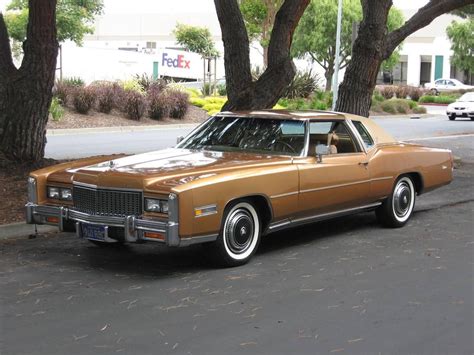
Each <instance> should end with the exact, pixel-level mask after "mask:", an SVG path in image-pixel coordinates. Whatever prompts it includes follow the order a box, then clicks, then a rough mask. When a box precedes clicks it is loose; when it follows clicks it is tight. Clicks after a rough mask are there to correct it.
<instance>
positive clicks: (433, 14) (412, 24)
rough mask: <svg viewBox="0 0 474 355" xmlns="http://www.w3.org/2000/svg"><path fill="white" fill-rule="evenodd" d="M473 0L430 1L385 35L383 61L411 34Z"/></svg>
mask: <svg viewBox="0 0 474 355" xmlns="http://www.w3.org/2000/svg"><path fill="white" fill-rule="evenodd" d="M472 2H473V0H430V1H429V2H428V4H426V5H425V6H423V7H422V8H420V9H419V10H418V12H417V13H416V14H415V15H413V16H412V17H411V18H410V19H409V20H408V21H406V22H405V24H404V25H403V26H402V27H400V28H398V29H396V30H394V31H392V32H391V33H389V34H388V35H387V40H386V42H385V50H384V53H383V59H387V58H388V57H390V55H391V54H392V52H393V51H394V50H395V48H397V46H398V45H399V44H400V43H402V42H403V41H404V40H405V38H407V37H408V36H409V35H411V34H412V33H414V32H416V31H418V30H419V29H421V28H423V27H425V26H427V25H429V24H430V23H431V22H432V21H433V20H434V19H435V18H437V17H438V16H440V15H442V14H444V13H448V12H450V11H453V10H456V9H458V8H460V7H463V6H466V5H469V4H472Z"/></svg>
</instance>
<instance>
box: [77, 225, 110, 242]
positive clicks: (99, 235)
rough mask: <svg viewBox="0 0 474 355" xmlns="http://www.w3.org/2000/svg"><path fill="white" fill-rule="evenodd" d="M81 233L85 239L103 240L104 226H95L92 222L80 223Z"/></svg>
mask: <svg viewBox="0 0 474 355" xmlns="http://www.w3.org/2000/svg"><path fill="white" fill-rule="evenodd" d="M82 235H83V237H84V238H86V239H92V240H99V241H102V242H103V241H105V226H96V225H92V224H83V225H82Z"/></svg>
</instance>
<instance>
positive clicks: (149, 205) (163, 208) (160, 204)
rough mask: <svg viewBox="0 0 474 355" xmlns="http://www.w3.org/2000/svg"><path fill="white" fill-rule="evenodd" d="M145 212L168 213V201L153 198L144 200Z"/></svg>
mask: <svg viewBox="0 0 474 355" xmlns="http://www.w3.org/2000/svg"><path fill="white" fill-rule="evenodd" d="M145 211H147V212H158V213H168V201H166V200H159V199H155V198H145Z"/></svg>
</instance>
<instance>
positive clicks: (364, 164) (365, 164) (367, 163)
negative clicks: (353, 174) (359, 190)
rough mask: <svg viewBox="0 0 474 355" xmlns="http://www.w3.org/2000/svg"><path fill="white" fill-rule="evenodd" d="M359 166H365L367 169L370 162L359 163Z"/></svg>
mask: <svg viewBox="0 0 474 355" xmlns="http://www.w3.org/2000/svg"><path fill="white" fill-rule="evenodd" d="M359 165H360V166H363V167H364V168H367V165H369V162H368V161H361V162H359Z"/></svg>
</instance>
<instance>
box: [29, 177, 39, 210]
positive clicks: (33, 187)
mask: <svg viewBox="0 0 474 355" xmlns="http://www.w3.org/2000/svg"><path fill="white" fill-rule="evenodd" d="M28 202H31V203H38V191H37V184H36V179H35V178H34V177H31V176H29V177H28Z"/></svg>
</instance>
